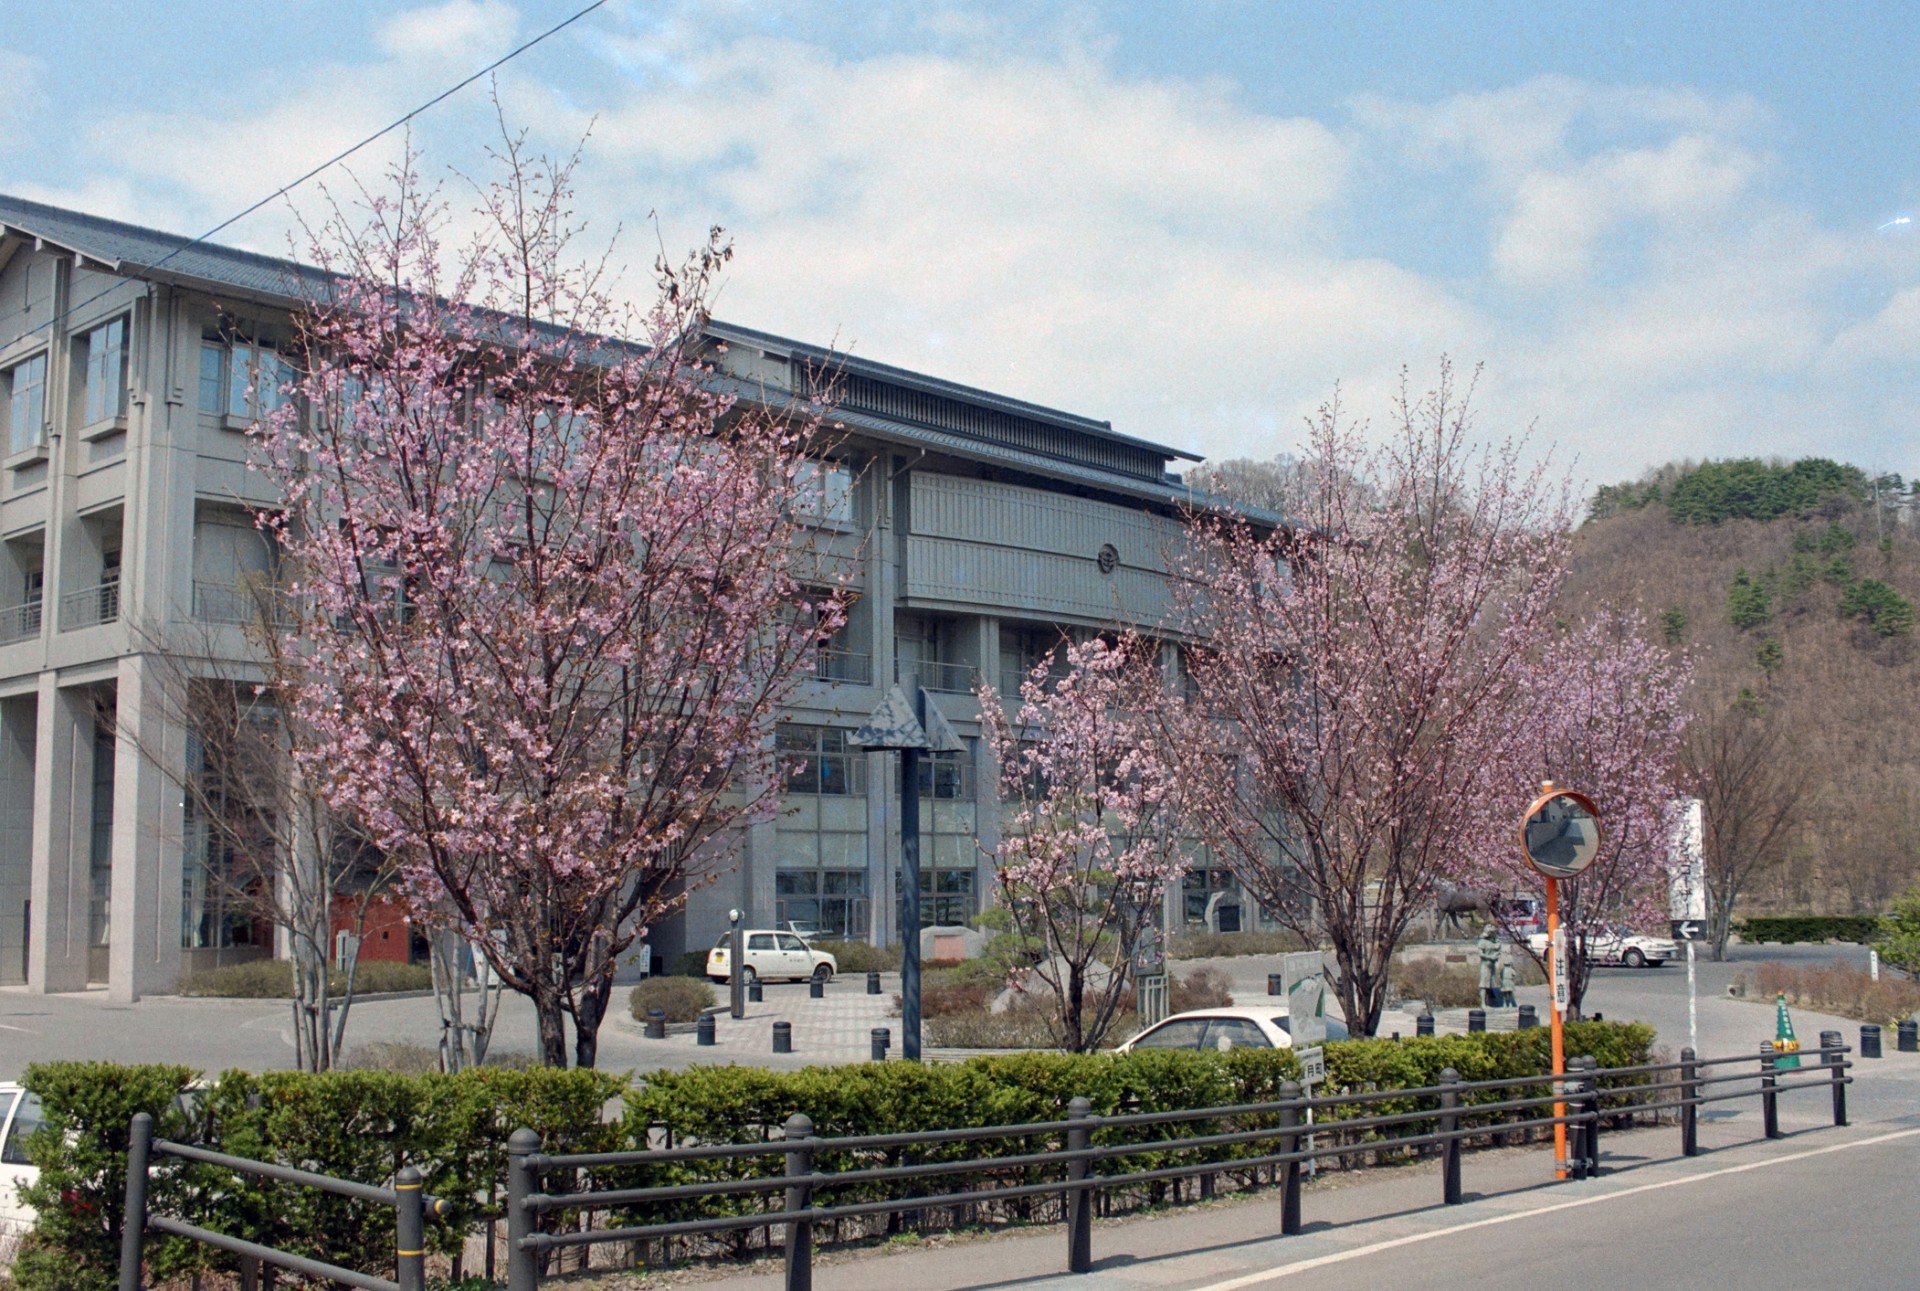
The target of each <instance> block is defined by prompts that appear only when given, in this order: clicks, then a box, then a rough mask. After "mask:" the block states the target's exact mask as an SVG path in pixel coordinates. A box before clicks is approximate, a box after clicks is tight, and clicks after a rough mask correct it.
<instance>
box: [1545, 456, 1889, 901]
mask: <svg viewBox="0 0 1920 1291" xmlns="http://www.w3.org/2000/svg"><path fill="white" fill-rule="evenodd" d="M1917 504H1920V497H1917V496H1916V493H1915V491H1914V490H1913V489H1912V488H1909V487H1907V486H1906V485H1905V483H1904V482H1903V481H1902V480H1900V479H1899V477H1895V476H1883V477H1879V478H1878V479H1877V480H1876V479H1873V478H1870V477H1869V476H1867V475H1866V474H1865V473H1864V472H1862V471H1859V470H1857V469H1856V468H1853V467H1850V466H1844V465H1841V464H1838V463H1834V462H1830V461H1825V460H1821V459H1807V460H1804V461H1801V462H1796V463H1781V462H1761V461H1757V460H1746V461H1735V462H1712V463H1704V464H1700V465H1692V464H1685V465H1676V466H1669V467H1664V468H1661V469H1660V470H1659V471H1656V472H1653V473H1652V474H1650V475H1649V476H1647V477H1645V478H1643V479H1641V480H1638V481H1635V482H1633V483H1631V484H1624V485H1614V486H1609V487H1607V488H1603V489H1601V490H1599V492H1598V493H1597V494H1596V495H1595V498H1594V500H1593V504H1592V508H1591V515H1592V518H1590V519H1589V520H1588V522H1587V523H1586V524H1585V525H1584V526H1583V527H1582V528H1581V529H1580V531H1579V533H1578V535H1577V539H1576V542H1575V546H1574V563H1573V568H1572V571H1571V575H1570V577H1569V579H1568V584H1567V593H1566V594H1567V596H1568V598H1569V605H1570V606H1577V605H1582V604H1586V603H1591V602H1593V601H1595V600H1599V599H1606V600H1610V601H1612V602H1614V603H1616V604H1620V605H1631V606H1637V607H1639V608H1640V609H1641V610H1642V611H1643V612H1644V613H1645V615H1646V617H1647V620H1648V622H1649V624H1650V626H1651V629H1652V631H1654V632H1655V633H1656V634H1657V635H1658V636H1659V637H1660V638H1661V639H1663V640H1665V641H1666V642H1667V643H1669V644H1671V645H1674V646H1676V647H1683V648H1685V649H1687V650H1688V651H1690V652H1691V653H1692V654H1693V656H1694V658H1695V661H1696V670H1697V678H1698V680H1697V682H1696V685H1695V690H1694V703H1695V708H1696V711H1697V713H1698V714H1699V719H1700V720H1711V719H1712V718H1713V717H1714V716H1715V715H1716V714H1724V713H1726V712H1728V711H1729V710H1733V711H1737V712H1740V713H1743V714H1748V715H1753V714H1758V715H1761V717H1762V718H1763V719H1764V720H1765V721H1767V722H1769V723H1771V724H1773V725H1775V726H1777V728H1778V730H1779V732H1780V739H1781V748H1782V753H1781V757H1783V758H1784V759H1786V760H1788V761H1789V762H1790V767H1791V771H1792V779H1793V781H1794V782H1795V783H1796V784H1797V785H1798V786H1799V787H1800V788H1801V789H1803V790H1804V796H1803V799H1802V802H1801V810H1800V813H1799V820H1798V823H1797V824H1796V825H1794V826H1793V827H1792V829H1791V830H1790V832H1789V835H1788V839H1787V842H1786V845H1785V847H1784V848H1783V849H1782V855H1781V858H1780V860H1779V862H1778V864H1777V865H1774V866H1772V867H1771V868H1770V869H1769V870H1768V871H1767V872H1766V873H1764V874H1762V875H1761V876H1759V878H1758V881H1757V883H1756V885H1755V887H1754V888H1753V890H1752V895H1751V898H1750V899H1748V900H1744V901H1743V902H1742V905H1743V907H1744V909H1745V910H1746V911H1748V912H1754V913H1758V912H1762V911H1764V910H1767V909H1778V910H1795V911H1816V912H1853V911H1876V912H1877V911H1882V910H1885V909H1886V908H1887V906H1888V904H1889V903H1890V902H1891V900H1892V898H1893V897H1894V895H1895V894H1896V893H1898V892H1900V891H1901V890H1903V889H1904V888H1905V887H1907V886H1908V885H1909V884H1910V883H1912V882H1913V881H1914V880H1915V879H1916V878H1920V643H1916V640H1915V626H1914V605H1915V604H1916V603H1917V602H1920V505H1917Z"/></svg>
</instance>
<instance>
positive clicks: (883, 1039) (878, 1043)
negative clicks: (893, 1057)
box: [867, 1027, 893, 1062]
mask: <svg viewBox="0 0 1920 1291" xmlns="http://www.w3.org/2000/svg"><path fill="white" fill-rule="evenodd" d="M867 1034H868V1036H869V1037H870V1038H871V1039H872V1040H873V1060H874V1061H875V1062H885V1061H886V1060H887V1042H888V1041H889V1040H891V1039H893V1036H892V1033H890V1032H889V1031H888V1030H887V1029H886V1028H885V1027H875V1028H874V1029H873V1030H872V1031H870V1032H868V1033H867Z"/></svg>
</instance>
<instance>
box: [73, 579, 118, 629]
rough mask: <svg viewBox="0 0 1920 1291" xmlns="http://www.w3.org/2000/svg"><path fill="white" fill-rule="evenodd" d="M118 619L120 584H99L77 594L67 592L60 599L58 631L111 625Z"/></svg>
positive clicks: (83, 589)
mask: <svg viewBox="0 0 1920 1291" xmlns="http://www.w3.org/2000/svg"><path fill="white" fill-rule="evenodd" d="M119 617H120V584H118V583H101V584H100V585H99V586H97V587H83V588H81V589H80V590H79V591H77V592H68V593H66V594H65V595H64V596H62V597H61V598H60V630H61V631H62V632H72V631H74V630H75V629H76V628H90V627H94V626H95V625H97V624H101V623H112V622H113V621H114V620H116V619H118V618H119Z"/></svg>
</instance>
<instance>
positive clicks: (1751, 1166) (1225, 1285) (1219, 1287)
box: [1193, 1129, 1920, 1291]
mask: <svg viewBox="0 0 1920 1291" xmlns="http://www.w3.org/2000/svg"><path fill="white" fill-rule="evenodd" d="M1916 1134H1920V1129H1912V1130H1894V1131H1892V1132H1890V1133H1887V1134H1879V1135H1875V1136H1874V1137H1873V1138H1870V1139H1854V1140H1853V1141H1851V1142H1848V1143H1833V1144H1829V1145H1828V1146H1826V1147H1823V1148H1808V1149H1807V1150H1806V1151H1804V1152H1794V1153H1790V1154H1789V1155H1787V1156H1782V1157H1768V1158H1767V1159H1766V1160H1764V1161H1749V1162H1747V1163H1746V1164H1745V1165H1730V1166H1724V1167H1722V1168H1721V1169H1718V1170H1709V1171H1707V1172H1706V1173H1705V1174H1690V1175H1684V1176H1682V1177H1681V1178H1678V1179H1662V1180H1659V1181H1658V1182H1656V1183H1642V1184H1636V1185H1635V1186H1633V1187H1631V1188H1621V1189H1619V1190H1618V1191H1615V1192H1604V1193H1600V1194H1598V1195H1597V1196H1591V1197H1577V1198H1575V1199H1573V1200H1571V1201H1560V1202H1555V1203H1553V1204H1552V1205H1550V1206H1536V1207H1534V1208H1533V1209H1532V1210H1516V1211H1512V1212H1510V1213H1508V1214H1505V1215H1492V1216H1489V1217H1488V1218H1486V1219H1475V1220H1470V1221H1468V1222H1467V1223H1464V1224H1455V1225H1453V1226H1452V1227H1450V1228H1436V1229H1434V1230H1432V1231H1431V1232H1426V1233H1411V1234H1409V1235H1407V1236H1406V1237H1394V1238H1390V1239H1388V1240H1386V1241H1381V1242H1373V1243H1371V1244H1369V1245H1367V1246H1356V1247H1354V1248H1353V1249H1351V1250H1346V1251H1335V1252H1333V1253H1332V1254H1329V1255H1319V1256H1315V1257H1314V1258H1313V1259H1310V1260H1301V1261H1299V1262H1298V1263H1296V1264H1283V1265H1281V1266H1280V1267H1278V1268H1272V1269H1265V1270H1262V1271H1261V1272H1258V1273H1243V1274H1241V1275H1240V1276H1239V1277H1236V1278H1228V1279H1227V1280H1226V1281H1224V1282H1209V1283H1207V1284H1205V1285H1204V1286H1198V1287H1194V1288H1193V1291H1240V1288H1242V1287H1252V1286H1259V1285H1260V1284H1261V1283H1263V1282H1274V1281H1278V1280H1279V1279H1281V1278H1284V1277H1291V1276H1292V1275H1293V1274H1295V1273H1305V1272H1307V1271H1308V1270H1310V1269H1318V1268H1325V1267H1326V1266H1327V1265H1329V1264H1342V1263H1345V1262H1346V1261H1348V1260H1357V1259H1360V1258H1361V1257H1362V1256H1366V1255H1373V1254H1375V1253H1377V1252H1380V1251H1391V1250H1394V1249H1396V1248H1398V1247H1401V1246H1412V1245H1413V1244H1414V1243H1416V1242H1425V1241H1429V1240H1431V1239H1433V1238H1436V1237H1451V1236H1452V1235H1453V1234H1455V1233H1467V1232H1471V1231H1473V1230H1474V1229H1476V1228H1491V1227H1492V1226H1493V1225H1495V1224H1508V1223H1512V1222H1513V1221H1514V1220H1517V1219H1532V1218H1534V1217H1535V1216H1538V1215H1551V1214H1553V1213H1554V1212H1555V1211H1559V1210H1572V1209H1574V1208H1575V1207H1577V1206H1592V1205H1597V1204H1598V1203H1600V1202H1603V1201H1617V1200H1618V1199H1620V1198H1621V1197H1631V1196H1633V1195H1634V1194H1636V1193H1642V1192H1657V1191H1658V1190H1660V1189H1662V1188H1677V1187H1679V1186H1680V1185H1681V1184H1688V1183H1699V1182H1701V1181H1702V1180H1706V1179H1718V1178H1719V1177H1721V1176H1722V1175H1729V1174H1745V1173H1746V1172H1747V1171H1749V1170H1759V1169H1762V1168H1763V1167H1766V1166H1773V1165H1785V1164H1786V1163H1787V1162H1789V1161H1804V1160H1806V1159H1807V1158H1808V1157H1817V1156H1825V1155H1826V1154H1827V1153H1829V1152H1845V1151H1847V1150H1848V1149H1850V1148H1866V1147H1872V1146H1873V1145H1874V1144H1876V1143H1889V1142H1892V1141H1893V1140H1894V1139H1906V1138H1912V1137H1913V1136H1914V1135H1916ZM1682 1159H1684V1158H1682Z"/></svg>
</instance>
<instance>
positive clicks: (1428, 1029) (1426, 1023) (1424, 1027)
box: [1413, 1013, 1433, 1036]
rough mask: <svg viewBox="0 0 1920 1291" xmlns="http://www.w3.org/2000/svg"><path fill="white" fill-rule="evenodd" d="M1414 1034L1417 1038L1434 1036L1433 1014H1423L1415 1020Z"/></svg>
mask: <svg viewBox="0 0 1920 1291" xmlns="http://www.w3.org/2000/svg"><path fill="white" fill-rule="evenodd" d="M1413 1034H1414V1035H1415V1036H1423V1035H1432V1034H1433V1014H1431V1013H1422V1014H1421V1015H1420V1016H1419V1017H1417V1018H1415V1019H1414V1020H1413Z"/></svg>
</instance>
